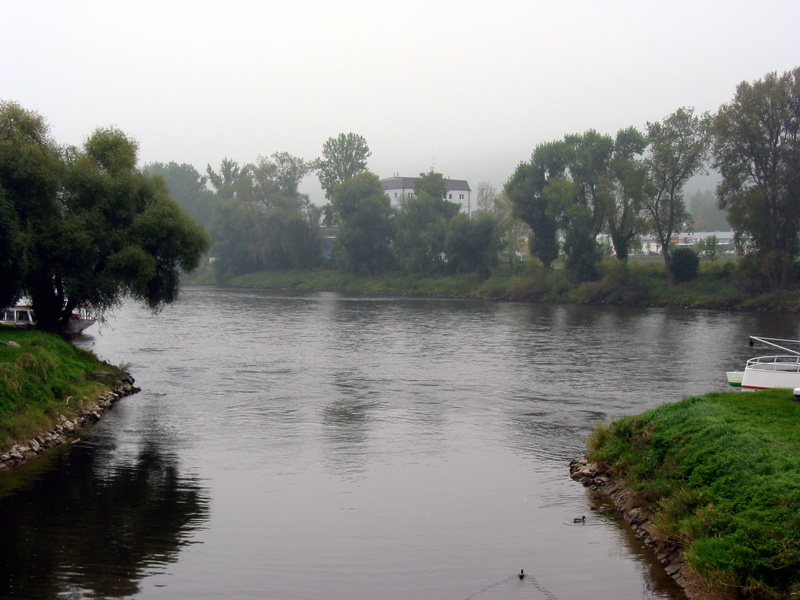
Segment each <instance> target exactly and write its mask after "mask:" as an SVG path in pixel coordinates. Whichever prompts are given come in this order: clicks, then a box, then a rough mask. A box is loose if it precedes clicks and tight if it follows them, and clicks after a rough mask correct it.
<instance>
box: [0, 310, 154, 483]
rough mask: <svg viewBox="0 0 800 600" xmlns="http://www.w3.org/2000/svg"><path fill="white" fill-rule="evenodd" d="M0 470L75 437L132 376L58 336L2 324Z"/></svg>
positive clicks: (127, 388) (127, 391)
mask: <svg viewBox="0 0 800 600" xmlns="http://www.w3.org/2000/svg"><path fill="white" fill-rule="evenodd" d="M0 341H2V342H3V343H0V470H2V469H6V468H9V467H13V466H16V465H18V464H20V463H22V462H24V461H26V460H29V459H31V458H33V457H35V456H37V455H38V454H40V453H41V452H43V451H44V450H46V449H47V448H52V447H54V446H57V445H60V444H64V443H66V442H68V441H70V440H72V439H74V438H75V437H76V436H77V435H78V434H79V432H80V430H81V429H82V428H83V427H85V426H87V425H89V424H91V423H93V422H95V421H97V420H99V419H100V417H101V415H102V414H103V412H105V411H106V410H108V409H109V408H110V407H111V406H112V405H113V404H114V403H115V402H116V401H117V400H119V399H120V398H123V397H125V396H129V395H131V394H134V393H136V392H137V391H139V390H138V388H136V387H134V385H133V383H134V380H133V378H132V377H131V376H130V375H129V374H128V373H127V372H126V371H125V369H123V368H120V367H115V366H113V365H109V364H108V363H105V362H102V361H100V360H98V359H97V357H96V356H94V355H93V354H92V353H90V352H86V351H85V350H81V349H79V348H76V347H75V346H73V345H72V344H70V343H69V342H67V341H66V340H64V339H62V338H60V337H59V336H56V335H51V334H46V333H42V332H39V331H33V330H24V329H17V328H13V327H6V326H0Z"/></svg>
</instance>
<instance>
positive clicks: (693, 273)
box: [672, 248, 700, 283]
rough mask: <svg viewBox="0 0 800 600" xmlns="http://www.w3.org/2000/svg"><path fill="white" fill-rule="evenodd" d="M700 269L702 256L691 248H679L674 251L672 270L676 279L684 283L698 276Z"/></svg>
mask: <svg viewBox="0 0 800 600" xmlns="http://www.w3.org/2000/svg"><path fill="white" fill-rule="evenodd" d="M699 269H700V258H699V257H698V256H697V253H696V252H695V251H694V250H692V249H691V248H678V249H677V250H675V251H674V252H673V253H672V272H673V274H674V275H675V281H678V282H680V283H683V282H684V281H691V280H692V279H694V278H695V277H697V273H698V271H699Z"/></svg>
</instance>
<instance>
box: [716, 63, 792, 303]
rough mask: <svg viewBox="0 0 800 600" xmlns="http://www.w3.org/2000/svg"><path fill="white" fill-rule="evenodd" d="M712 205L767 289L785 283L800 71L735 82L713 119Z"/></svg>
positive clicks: (789, 254)
mask: <svg viewBox="0 0 800 600" xmlns="http://www.w3.org/2000/svg"><path fill="white" fill-rule="evenodd" d="M714 167H715V168H716V169H718V170H719V172H720V173H721V174H722V181H721V182H720V184H719V186H718V187H717V194H718V197H719V205H720V208H723V209H726V210H727V211H728V219H729V221H730V223H731V226H732V227H733V230H734V234H735V236H736V239H737V241H738V242H741V241H742V240H743V239H744V238H747V239H748V240H749V241H750V242H751V243H752V245H753V247H754V250H755V253H756V257H757V260H758V264H759V267H760V269H761V272H762V273H763V274H764V275H765V276H766V278H767V279H768V281H769V286H770V289H771V290H773V291H776V290H783V289H786V288H787V287H788V286H789V284H790V283H791V266H792V264H793V263H794V260H795V258H796V257H797V254H798V235H800V67H797V68H795V69H794V70H793V71H788V72H786V73H784V74H783V75H780V76H778V74H777V73H769V74H767V75H766V76H765V77H764V78H763V79H761V80H758V81H755V82H753V83H748V82H746V81H745V82H742V83H740V84H739V86H738V87H737V88H736V95H735V96H734V99H733V100H732V101H731V102H729V103H728V104H725V105H723V106H722V107H721V108H720V110H719V112H718V113H717V115H716V118H715V120H714Z"/></svg>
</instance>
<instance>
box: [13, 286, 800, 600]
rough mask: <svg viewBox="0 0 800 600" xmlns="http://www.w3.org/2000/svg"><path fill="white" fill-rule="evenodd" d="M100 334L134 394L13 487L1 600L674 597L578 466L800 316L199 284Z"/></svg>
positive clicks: (94, 332) (720, 384)
mask: <svg viewBox="0 0 800 600" xmlns="http://www.w3.org/2000/svg"><path fill="white" fill-rule="evenodd" d="M89 333H90V334H91V335H90V336H85V337H84V338H82V339H81V340H79V342H78V343H79V344H81V345H83V346H85V347H88V348H91V349H92V350H94V351H95V352H96V353H97V354H98V355H99V356H100V357H101V358H104V359H106V360H108V361H110V362H112V363H115V364H120V363H128V364H130V369H131V372H132V374H133V375H134V377H135V378H136V381H137V385H138V386H140V387H141V388H142V392H140V393H139V394H137V395H135V396H132V397H130V398H126V399H124V400H122V401H121V402H119V403H118V404H117V405H116V406H115V408H114V409H113V410H112V411H110V412H109V413H108V414H107V415H106V416H105V417H104V418H103V420H102V421H101V422H100V423H99V424H98V425H97V426H95V427H94V428H93V429H91V430H90V431H88V432H87V433H86V434H85V435H84V436H83V437H82V439H81V441H80V442H78V443H76V444H73V445H72V446H70V447H69V448H64V449H60V450H58V451H55V452H52V453H50V454H49V455H47V456H46V457H44V458H41V459H39V460H36V461H34V462H33V463H31V464H29V465H26V466H25V467H23V468H21V469H19V470H17V471H16V472H15V473H13V474H12V475H3V476H0V531H2V538H3V539H2V544H0V597H9V598H29V597H37V598H56V597H65V598H90V597H91V598H96V597H109V598H127V597H135V598H297V599H306V598H307V599H311V598H333V599H336V598H342V599H345V598H346V599H355V600H358V599H362V598H364V599H366V598H381V599H384V598H386V599H391V598H398V599H400V598H402V599H407V598H454V599H467V598H473V599H479V600H480V599H489V598H523V597H524V598H546V599H549V600H553V599H562V600H567V599H574V598H586V597H592V598H593V599H594V600H603V599H606V598H607V599H609V600H611V599H618V598H632V599H637V598H641V599H651V598H669V599H677V598H682V595H681V593H680V591H679V590H677V589H676V587H675V586H674V585H673V584H672V583H671V581H669V580H668V579H667V578H666V577H665V576H664V574H663V570H662V569H661V567H660V566H659V565H658V564H657V563H656V562H655V561H654V560H653V558H652V556H651V554H650V553H649V551H647V550H646V549H643V548H642V546H641V544H640V543H638V542H637V541H636V540H635V539H633V538H632V536H631V535H630V532H629V531H628V529H627V528H626V527H624V526H623V525H621V524H620V522H619V519H618V517H617V516H616V515H615V514H614V513H613V511H610V512H608V513H606V512H601V511H591V510H590V506H591V505H592V504H593V503H595V502H596V500H594V499H593V498H591V496H590V495H589V492H587V491H586V490H585V489H584V488H583V487H582V486H581V485H580V484H577V483H575V482H573V481H571V480H570V478H569V474H568V466H567V463H568V461H569V460H570V459H571V458H574V457H576V456H579V455H581V454H582V453H583V452H584V449H585V440H586V437H587V436H588V434H589V433H590V431H591V429H592V427H593V426H594V425H596V424H597V423H599V422H608V421H609V420H611V419H613V418H617V417H620V416H623V415H626V414H634V413H639V412H641V411H643V410H646V409H648V408H652V407H655V406H658V405H660V404H662V403H664V402H672V401H676V400H678V399H680V398H681V397H683V396H686V395H690V394H699V393H705V392H708V391H712V390H724V389H726V384H725V375H724V372H725V370H730V369H731V368H733V367H737V366H741V365H742V364H743V362H744V360H745V359H746V358H747V357H748V356H750V354H751V349H750V348H749V347H748V346H747V336H748V335H749V334H761V335H773V336H776V337H793V336H796V335H797V334H798V319H797V317H795V316H788V317H787V316H786V315H782V316H774V315H752V314H732V313H722V312H713V311H671V310H664V309H651V310H631V309H620V308H603V307H601V308H598V307H585V306H552V305H531V304H513V303H492V302H478V301H456V300H425V299H395V298H354V297H346V296H343V295H340V294H334V293H317V294H308V295H300V294H289V293H276V292H269V291H252V290H226V289H217V288H189V289H186V290H185V291H184V292H183V296H182V300H181V301H180V302H179V303H177V304H175V305H173V306H170V307H168V308H167V309H165V310H164V311H163V312H161V313H160V314H158V315H155V316H154V315H152V314H150V313H149V312H147V311H146V310H144V309H141V308H139V307H137V306H136V305H133V304H127V305H125V306H124V307H122V308H121V309H120V310H118V311H117V312H116V313H115V315H113V317H111V318H110V319H109V321H108V322H107V323H105V324H103V325H101V326H100V327H94V328H92V329H90V330H89ZM584 514H585V515H586V516H587V520H586V523H585V524H582V525H575V524H573V523H572V519H573V518H574V517H576V516H581V515H584ZM520 568H524V569H525V571H526V573H528V575H529V576H528V577H527V578H526V579H525V580H523V581H520V580H519V579H518V578H517V577H516V576H515V574H516V573H517V572H519V569H520Z"/></svg>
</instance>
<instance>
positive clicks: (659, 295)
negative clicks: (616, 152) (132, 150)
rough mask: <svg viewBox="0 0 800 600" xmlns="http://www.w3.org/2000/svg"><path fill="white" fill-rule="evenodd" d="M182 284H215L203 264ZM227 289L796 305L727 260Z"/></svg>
mask: <svg viewBox="0 0 800 600" xmlns="http://www.w3.org/2000/svg"><path fill="white" fill-rule="evenodd" d="M187 283H190V284H191V283H195V284H211V285H215V284H216V281H215V280H214V279H213V272H212V271H209V270H206V271H205V272H203V273H202V274H197V275H196V276H195V277H194V278H190V279H188V280H187ZM225 285H227V286H232V287H253V288H265V289H282V290H286V289H290V290H298V291H339V292H347V293H357V294H369V295H392V296H422V297H447V298H477V299H490V300H513V301H519V302H558V303H583V304H605V305H617V306H631V307H680V308H695V309H698V308H702V309H715V310H746V311H769V312H798V311H800V291H798V290H791V291H786V292H780V293H774V294H762V293H757V292H755V291H753V290H754V289H755V288H754V284H753V282H752V281H750V280H748V279H747V278H746V277H744V276H743V275H742V274H741V273H740V272H739V270H738V269H737V267H736V265H735V263H732V262H725V263H722V262H721V263H719V264H717V263H703V264H702V267H701V269H700V272H699V274H698V276H697V277H696V278H695V279H693V280H691V281H687V282H684V283H682V284H680V285H678V286H674V287H669V286H667V284H666V276H665V274H664V268H663V265H660V264H658V263H656V262H652V261H650V262H636V261H630V262H629V263H621V262H619V261H617V260H615V259H609V260H607V261H605V262H604V263H602V265H601V279H600V280H598V281H593V282H586V283H581V284H576V283H573V282H571V281H570V280H569V278H568V276H567V273H566V272H565V271H564V270H562V269H553V270H550V271H545V270H544V269H541V268H536V267H535V266H529V267H528V268H527V269H526V270H524V271H523V272H522V273H520V274H511V273H508V272H504V271H499V272H498V273H496V274H495V275H494V276H492V277H491V278H489V279H487V280H483V281H482V280H480V279H479V278H478V277H477V276H476V275H475V274H465V275H447V276H436V277H422V276H418V275H411V274H408V273H400V272H396V273H387V274H383V275H379V276H375V277H367V276H361V275H354V274H350V273H342V272H339V271H334V270H324V269H318V270H308V271H302V270H288V271H261V272H258V273H250V274H247V275H241V276H239V277H235V278H233V279H231V280H229V281H226V282H225Z"/></svg>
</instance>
